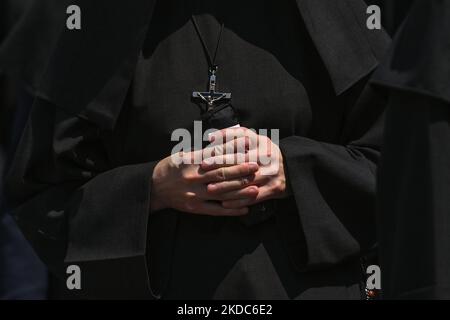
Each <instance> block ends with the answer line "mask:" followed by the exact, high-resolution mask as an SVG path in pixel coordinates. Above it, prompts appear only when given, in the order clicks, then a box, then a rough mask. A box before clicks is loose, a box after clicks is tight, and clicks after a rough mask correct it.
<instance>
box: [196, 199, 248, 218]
mask: <svg viewBox="0 0 450 320" xmlns="http://www.w3.org/2000/svg"><path fill="white" fill-rule="evenodd" d="M191 211H192V212H193V213H196V214H203V215H209V216H217V217H220V216H225V217H234V216H243V215H246V214H247V213H248V208H245V207H240V208H224V207H223V206H222V205H221V204H220V203H214V202H208V201H202V202H199V203H197V204H196V207H195V208H192V210H191Z"/></svg>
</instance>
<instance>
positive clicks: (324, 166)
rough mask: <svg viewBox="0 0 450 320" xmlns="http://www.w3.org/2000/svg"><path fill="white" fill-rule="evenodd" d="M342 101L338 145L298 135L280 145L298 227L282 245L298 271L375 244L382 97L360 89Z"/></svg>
mask: <svg viewBox="0 0 450 320" xmlns="http://www.w3.org/2000/svg"><path fill="white" fill-rule="evenodd" d="M358 86H359V87H361V84H359V85H358ZM344 100H346V101H348V103H347V108H348V115H347V119H346V121H345V125H344V128H343V129H342V137H341V138H340V143H339V144H332V143H325V142H321V141H317V140H312V139H309V138H305V137H300V136H292V137H288V138H285V139H282V140H281V141H280V147H281V150H282V154H283V157H284V160H285V163H286V166H287V178H288V181H289V183H290V186H291V189H292V192H293V195H294V199H295V204H296V208H297V214H298V215H299V217H300V225H301V234H300V235H297V236H292V235H293V234H294V233H295V232H294V231H291V232H290V239H289V240H288V241H289V242H291V243H292V245H290V246H294V247H295V243H297V244H299V246H297V251H299V252H297V254H296V255H295V257H294V259H295V262H296V264H297V266H298V267H299V268H300V269H302V270H308V269H315V268H324V267H327V266H330V265H335V264H337V263H341V262H343V261H345V260H347V259H349V258H352V257H355V256H358V255H360V254H361V253H362V252H364V251H366V250H370V249H371V248H373V247H374V246H375V244H376V240H375V233H376V232H375V177H376V168H377V160H378V158H379V154H380V145H381V135H382V115H383V110H384V107H385V99H384V98H382V97H381V96H379V95H378V94H376V92H374V91H372V89H370V88H368V87H365V88H364V89H363V90H361V88H359V89H356V88H355V89H354V92H352V93H351V94H349V95H348V97H346V98H345V99H344ZM350 101H352V102H350ZM335 107H337V106H335ZM297 230H298V229H297ZM296 232H297V233H298V231H296ZM301 243H303V245H302V244H301ZM291 251H292V250H291Z"/></svg>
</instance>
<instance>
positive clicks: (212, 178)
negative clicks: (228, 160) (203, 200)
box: [199, 163, 259, 183]
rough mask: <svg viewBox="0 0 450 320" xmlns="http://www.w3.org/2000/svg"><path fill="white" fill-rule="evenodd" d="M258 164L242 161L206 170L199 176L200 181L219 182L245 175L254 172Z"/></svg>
mask: <svg viewBox="0 0 450 320" xmlns="http://www.w3.org/2000/svg"><path fill="white" fill-rule="evenodd" d="M258 169H259V166H258V165H257V164H256V163H243V164H239V165H236V166H232V167H222V168H218V169H215V170H212V171H208V172H206V173H204V174H203V175H201V176H200V178H199V179H200V181H199V182H202V183H211V182H220V181H225V180H233V179H237V178H241V177H246V176H249V175H252V174H254V173H256V172H257V171H258Z"/></svg>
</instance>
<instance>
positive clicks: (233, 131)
mask: <svg viewBox="0 0 450 320" xmlns="http://www.w3.org/2000/svg"><path fill="white" fill-rule="evenodd" d="M257 136H258V135H257V134H256V133H255V132H254V131H252V130H250V129H248V128H245V127H239V128H228V129H222V130H218V131H215V132H213V133H211V134H210V135H209V141H211V142H214V141H219V142H226V141H231V140H233V139H238V138H242V137H250V138H255V137H257Z"/></svg>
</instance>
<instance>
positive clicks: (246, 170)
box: [151, 128, 289, 216]
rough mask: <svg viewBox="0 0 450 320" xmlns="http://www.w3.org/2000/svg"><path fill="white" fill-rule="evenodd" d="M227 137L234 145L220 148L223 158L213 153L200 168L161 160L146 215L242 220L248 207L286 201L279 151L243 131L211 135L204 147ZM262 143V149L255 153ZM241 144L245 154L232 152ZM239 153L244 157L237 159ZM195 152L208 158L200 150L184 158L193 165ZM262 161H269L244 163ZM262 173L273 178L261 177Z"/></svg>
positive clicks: (258, 136)
mask: <svg viewBox="0 0 450 320" xmlns="http://www.w3.org/2000/svg"><path fill="white" fill-rule="evenodd" d="M230 130H235V131H232V132H230ZM230 133H231V134H232V135H233V137H234V139H233V140H231V141H230V140H228V141H229V142H227V143H225V144H223V148H226V150H227V153H226V154H225V155H222V154H220V155H215V154H214V153H213V154H212V157H210V158H206V159H204V160H203V162H202V164H201V165H195V164H176V163H174V161H173V159H172V157H167V158H165V159H163V160H161V161H160V162H159V163H158V164H157V165H156V167H155V169H154V172H153V176H152V195H151V210H152V211H158V210H161V209H166V208H171V209H176V210H179V211H182V212H187V213H191V214H198V215H209V216H242V215H246V214H247V213H248V211H249V206H251V205H254V204H257V203H260V202H263V201H266V200H271V199H281V198H285V197H287V196H288V195H289V190H288V187H287V182H286V176H285V170H284V165H283V156H282V154H281V151H280V149H279V147H278V146H277V145H276V144H274V143H273V142H272V141H271V140H270V139H269V138H267V137H265V136H260V135H257V134H256V133H254V132H253V131H251V130H248V129H246V128H240V129H239V130H236V129H224V130H220V131H217V132H215V133H214V134H213V135H212V136H211V137H210V141H214V140H215V139H218V138H223V137H225V136H226V135H227V134H230ZM220 141H222V140H220ZM223 141H225V139H223ZM262 143H265V144H266V146H267V147H266V148H258V145H261V144H262ZM242 144H244V145H245V148H240V147H238V146H242ZM261 149H264V150H261ZM230 150H232V152H231V153H230V152H229V151H230ZM233 150H234V153H233ZM242 150H245V151H244V153H245V154H240V155H241V156H242V157H238V153H241V152H242ZM198 152H202V153H203V154H209V155H211V153H210V152H209V153H206V152H205V149H204V150H200V151H194V152H191V153H188V154H185V156H188V157H191V158H192V159H194V157H195V156H196V153H198ZM262 153H264V154H262ZM262 156H266V157H267V156H270V157H271V159H273V160H275V161H271V163H261V162H260V161H258V162H257V163H256V162H249V161H248V160H249V159H261V157H262ZM255 157H256V158H255ZM243 158H244V159H245V160H244V161H245V162H244V163H242V161H241V160H242V159H243ZM237 159H239V161H238V160H237ZM275 166H276V167H275ZM267 172H273V173H271V174H270V175H267Z"/></svg>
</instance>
